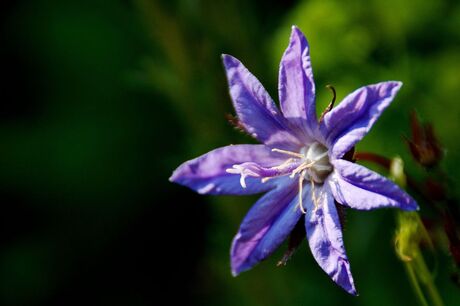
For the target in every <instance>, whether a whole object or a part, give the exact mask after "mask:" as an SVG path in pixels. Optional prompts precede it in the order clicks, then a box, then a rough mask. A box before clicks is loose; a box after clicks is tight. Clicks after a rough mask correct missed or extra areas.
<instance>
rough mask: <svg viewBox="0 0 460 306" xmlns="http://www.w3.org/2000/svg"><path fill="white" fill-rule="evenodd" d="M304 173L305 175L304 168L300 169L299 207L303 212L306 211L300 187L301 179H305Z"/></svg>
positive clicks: (301, 184) (300, 184) (300, 186)
mask: <svg viewBox="0 0 460 306" xmlns="http://www.w3.org/2000/svg"><path fill="white" fill-rule="evenodd" d="M305 175H306V172H305V170H304V171H302V173H301V174H300V175H299V208H300V211H301V212H302V213H303V214H306V213H307V211H306V210H305V208H304V207H303V203H302V197H303V192H302V188H303V180H304V179H305Z"/></svg>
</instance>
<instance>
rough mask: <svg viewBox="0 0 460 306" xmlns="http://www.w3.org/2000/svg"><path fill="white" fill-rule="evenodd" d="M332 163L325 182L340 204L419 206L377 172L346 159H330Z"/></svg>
mask: <svg viewBox="0 0 460 306" xmlns="http://www.w3.org/2000/svg"><path fill="white" fill-rule="evenodd" d="M333 165H334V168H335V170H334V172H333V173H332V174H331V175H330V176H329V178H328V180H327V183H328V184H329V186H330V188H331V191H332V193H333V195H334V198H335V199H336V200H337V202H339V203H340V204H343V205H346V206H349V207H351V208H354V209H362V210H369V209H374V208H381V207H396V208H400V209H402V210H417V209H418V205H417V203H416V202H415V200H414V199H413V198H412V197H411V196H410V195H408V194H407V193H406V192H404V191H403V190H402V189H401V188H399V187H398V186H397V185H396V184H395V183H394V182H392V181H390V180H389V179H387V178H385V177H383V176H381V175H380V174H377V173H375V172H374V171H371V170H369V169H367V168H365V167H363V166H361V165H357V164H354V163H351V162H349V161H346V160H336V161H333Z"/></svg>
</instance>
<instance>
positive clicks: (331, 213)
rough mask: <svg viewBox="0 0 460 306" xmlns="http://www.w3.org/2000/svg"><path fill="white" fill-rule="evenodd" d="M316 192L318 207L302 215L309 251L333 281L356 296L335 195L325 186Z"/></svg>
mask: <svg viewBox="0 0 460 306" xmlns="http://www.w3.org/2000/svg"><path fill="white" fill-rule="evenodd" d="M316 192H317V201H318V203H317V208H313V209H307V214H306V216H305V230H306V232H307V238H308V243H309V245H310V250H311V252H312V254H313V257H314V258H315V260H316V262H317V263H318V264H319V266H320V267H321V268H322V269H323V270H324V271H325V272H326V273H327V274H328V275H329V276H330V277H331V279H332V280H333V281H334V282H336V283H337V284H338V285H339V286H340V287H342V288H343V289H345V290H346V291H347V292H348V293H350V294H353V295H357V292H356V289H355V285H354V282H353V277H352V275H351V271H350V263H349V262H348V258H347V255H346V253H345V247H344V245H343V238H342V226H341V224H340V220H339V216H338V214H337V208H336V207H335V203H334V198H333V197H332V195H331V193H330V191H329V190H328V188H327V186H326V185H323V187H322V188H319V189H317V190H316Z"/></svg>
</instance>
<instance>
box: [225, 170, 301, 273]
mask: <svg viewBox="0 0 460 306" xmlns="http://www.w3.org/2000/svg"><path fill="white" fill-rule="evenodd" d="M279 180H280V181H281V180H284V181H283V182H282V183H280V184H278V186H277V187H276V188H274V189H273V190H271V191H270V192H268V193H266V194H265V195H264V196H263V197H262V198H260V199H259V200H258V201H257V202H256V203H255V204H254V206H253V207H252V208H251V209H250V210H249V212H248V214H247V215H246V217H245V218H244V220H243V222H242V223H241V226H240V229H239V231H238V233H237V234H236V236H235V238H234V239H233V243H232V248H231V251H230V258H231V266H232V274H233V275H234V276H236V275H238V274H239V273H241V272H243V271H246V270H249V269H250V268H252V267H253V266H254V265H256V264H257V263H258V262H260V261H262V260H264V259H265V258H267V257H268V256H269V255H270V254H271V253H273V251H275V250H276V248H277V247H278V246H279V245H280V244H281V243H282V242H283V241H284V240H285V239H286V238H287V236H288V235H289V233H290V232H291V231H292V229H293V228H294V226H295V225H296V223H297V221H298V220H299V219H300V217H301V216H302V212H301V211H300V208H299V206H298V203H299V200H298V195H297V193H298V188H297V183H296V182H295V181H293V180H291V179H290V178H288V177H284V178H280V179H279ZM307 189H308V188H305V190H304V194H305V193H306V192H307V191H308V190H307Z"/></svg>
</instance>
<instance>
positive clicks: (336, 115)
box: [320, 81, 402, 159]
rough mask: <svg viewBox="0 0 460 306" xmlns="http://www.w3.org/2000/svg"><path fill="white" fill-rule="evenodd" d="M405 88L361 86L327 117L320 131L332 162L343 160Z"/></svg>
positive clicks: (388, 84)
mask: <svg viewBox="0 0 460 306" xmlns="http://www.w3.org/2000/svg"><path fill="white" fill-rule="evenodd" d="M401 86H402V83H401V82H395V81H390V82H382V83H378V84H373V85H368V86H364V87H361V88H359V89H357V90H355V91H354V92H353V93H351V94H349V95H348V96H347V97H345V99H344V100H343V101H342V102H341V103H340V104H339V105H338V106H336V107H335V108H333V109H332V110H331V111H330V112H328V113H327V114H326V115H325V116H324V118H323V121H322V122H321V124H320V130H321V133H322V135H323V137H324V138H325V140H326V142H327V145H328V147H329V148H331V149H330V150H331V151H330V157H331V159H335V158H341V157H342V156H343V155H344V154H345V153H346V152H348V151H349V150H350V149H351V148H352V147H353V146H354V145H355V144H356V143H357V142H359V141H360V140H361V139H362V138H363V137H364V136H365V135H366V134H367V133H368V132H369V130H370V129H371V127H372V125H373V124H374V122H375V121H376V120H377V119H378V118H379V117H380V115H381V114H382V112H383V111H384V110H385V108H386V107H387V106H388V105H390V103H391V101H392V100H393V98H394V97H395V95H396V93H397V92H398V91H399V89H400V88H401Z"/></svg>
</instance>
